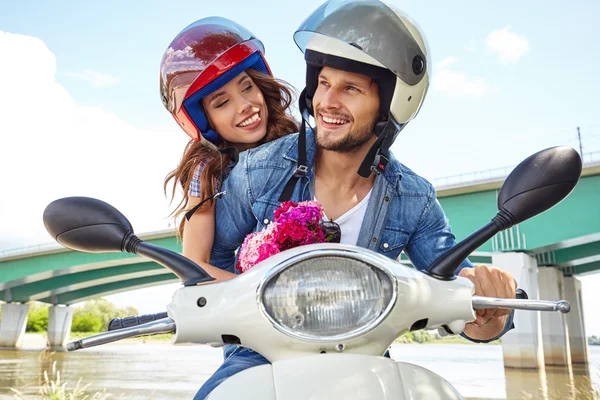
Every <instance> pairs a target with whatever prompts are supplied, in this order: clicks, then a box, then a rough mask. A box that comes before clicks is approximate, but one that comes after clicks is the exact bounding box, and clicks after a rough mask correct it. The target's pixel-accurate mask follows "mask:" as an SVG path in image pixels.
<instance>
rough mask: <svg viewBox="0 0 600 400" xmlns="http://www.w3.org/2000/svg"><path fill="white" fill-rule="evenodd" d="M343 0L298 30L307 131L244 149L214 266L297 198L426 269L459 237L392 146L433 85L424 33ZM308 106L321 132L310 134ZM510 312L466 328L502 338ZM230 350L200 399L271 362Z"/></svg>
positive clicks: (362, 242) (494, 276)
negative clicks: (313, 202) (303, 65)
mask: <svg viewBox="0 0 600 400" xmlns="http://www.w3.org/2000/svg"><path fill="white" fill-rule="evenodd" d="M333 3H334V4H331V3H330V2H328V3H325V4H324V5H323V6H321V7H320V8H319V9H317V10H316V11H315V12H314V13H313V14H312V15H311V16H309V17H308V18H307V19H306V21H305V22H304V23H303V24H302V25H301V27H300V28H299V29H298V31H297V32H296V34H295V35H294V39H295V41H296V43H297V44H298V46H299V47H300V49H301V50H302V51H303V52H304V53H305V60H306V62H307V79H306V88H305V90H304V91H303V92H302V94H301V98H300V111H301V112H302V114H303V119H304V122H303V127H302V128H301V132H300V133H299V135H289V136H287V137H284V138H282V139H279V140H277V141H275V142H272V143H269V144H266V145H263V146H261V147H259V148H256V149H253V150H249V151H247V152H245V153H243V154H241V156H240V161H239V163H238V165H237V166H236V167H235V168H234V169H233V170H232V172H231V175H230V176H229V178H228V180H227V181H226V183H225V185H224V190H225V191H227V195H225V196H224V197H223V198H222V199H221V200H219V202H218V203H217V207H216V212H217V214H216V221H218V222H217V226H216V231H215V242H214V245H213V250H212V254H211V264H212V265H216V266H219V267H221V268H227V269H232V268H233V264H234V257H235V256H234V252H235V250H236V249H237V248H238V247H239V245H240V244H241V243H242V241H243V240H244V238H245V236H246V235H247V234H249V233H251V232H252V231H255V230H261V229H263V227H264V226H266V225H267V224H268V223H269V222H270V221H271V219H272V218H273V211H274V210H275V209H276V208H277V207H278V206H279V204H280V202H281V201H283V200H288V199H291V200H293V201H296V202H299V201H304V200H312V199H313V198H314V199H316V200H318V201H319V202H320V203H321V205H322V206H323V208H324V211H325V214H326V216H327V218H328V219H333V220H334V221H335V222H337V223H338V224H339V226H340V228H341V233H342V240H341V242H342V243H347V244H353V245H358V246H361V247H365V248H368V249H371V250H374V251H377V252H378V253H381V254H383V255H386V256H388V257H390V258H394V259H395V258H397V257H398V256H399V255H400V253H401V252H402V250H404V251H405V252H406V254H407V255H408V256H409V258H410V259H411V261H412V263H413V264H414V265H415V267H416V268H418V269H420V270H425V269H426V268H427V267H428V266H429V265H430V264H431V263H432V262H433V261H434V260H435V259H436V258H437V257H438V256H439V255H441V254H443V253H445V252H446V251H447V250H448V249H449V248H451V247H452V246H454V244H455V238H454V235H453V234H452V233H451V230H450V226H449V224H448V221H447V218H446V217H445V215H444V212H443V210H442V209H441V206H440V205H439V203H438V201H437V199H436V195H435V191H434V189H433V187H432V185H431V184H430V183H429V182H427V181H426V180H425V179H423V178H421V177H420V176H418V175H416V174H415V173H414V172H412V171H411V170H410V169H408V168H407V167H405V166H403V165H402V164H400V163H399V162H398V161H397V160H396V159H395V158H394V157H393V155H392V154H391V153H390V152H389V147H390V146H391V144H392V143H393V141H394V139H395V138H396V136H397V135H398V133H399V132H400V130H402V129H403V128H404V126H405V125H406V124H407V123H408V121H410V120H411V119H412V118H414V117H415V116H416V114H417V113H418V111H419V108H420V106H421V103H422V101H423V99H424V97H425V94H426V92H427V87H428V84H429V77H428V74H429V62H428V51H427V48H426V44H425V40H424V39H423V36H422V35H421V33H420V32H419V30H418V28H417V27H416V26H415V25H414V24H413V23H412V22H411V21H410V20H409V19H408V18H407V17H405V16H403V15H401V14H400V13H399V12H397V11H395V10H393V9H391V8H389V7H388V6H386V5H385V4H383V3H381V2H379V1H373V0H370V1H356V2H352V3H341V4H340V2H333ZM309 114H310V115H311V116H312V117H313V118H314V120H315V122H316V132H314V131H313V130H311V129H307V130H306V132H304V126H305V125H306V124H307V122H308V119H309V116H308V115H309ZM357 171H358V174H357ZM461 267H462V269H461V270H460V272H459V274H460V275H461V276H464V277H466V278H468V279H470V280H471V281H473V282H474V284H475V290H476V294H478V295H483V296H485V295H487V296H494V297H506V298H514V297H515V283H514V280H513V278H512V276H511V275H510V274H509V273H506V272H502V271H500V270H499V269H496V268H493V267H487V266H477V267H473V265H472V264H471V263H470V262H469V261H468V260H467V261H465V262H463V264H462V265H461ZM465 267H466V268H465ZM512 315H513V314H511V313H509V312H508V311H507V310H500V309H494V310H486V311H484V312H478V316H477V320H476V321H474V322H473V323H472V324H468V325H467V327H465V330H464V335H465V337H467V338H469V339H470V340H473V341H484V342H487V341H490V340H494V339H496V338H498V337H499V336H501V335H502V334H503V333H504V332H506V331H507V330H509V329H511V328H512ZM225 356H226V361H225V363H224V364H223V365H222V366H221V367H220V368H219V370H218V371H217V372H216V373H215V375H213V376H212V377H211V378H210V379H209V381H207V382H206V383H205V385H204V386H203V388H202V389H201V390H200V391H199V392H198V394H197V395H196V399H202V398H204V397H205V396H206V395H208V393H210V391H211V390H212V389H214V387H216V386H217V385H218V384H219V383H220V382H222V381H223V380H224V379H226V378H227V377H229V376H231V375H233V374H235V373H237V372H239V371H241V370H244V369H246V368H249V367H252V366H255V365H260V364H263V363H266V362H268V361H267V360H266V359H264V358H263V357H262V356H260V355H259V354H257V353H255V352H253V351H252V350H249V349H244V348H241V347H234V346H228V348H227V349H226V351H225Z"/></svg>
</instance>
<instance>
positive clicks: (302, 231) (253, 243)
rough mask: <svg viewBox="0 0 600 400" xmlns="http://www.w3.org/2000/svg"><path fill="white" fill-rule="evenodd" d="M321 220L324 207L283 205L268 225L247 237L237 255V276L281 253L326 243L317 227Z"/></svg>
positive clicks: (287, 203)
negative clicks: (238, 273) (308, 245)
mask: <svg viewBox="0 0 600 400" xmlns="http://www.w3.org/2000/svg"><path fill="white" fill-rule="evenodd" d="M322 218H323V207H321V205H320V204H319V203H318V202H316V201H303V202H301V203H295V202H293V201H286V202H283V203H282V204H281V205H280V206H279V208H277V209H276V210H275V212H274V218H273V222H272V223H271V224H269V225H268V226H267V227H266V228H265V229H264V230H262V231H260V232H253V233H251V234H249V235H248V236H246V238H245V239H244V243H242V246H241V247H240V251H239V253H238V262H237V264H236V268H237V269H238V271H240V273H242V272H246V271H248V270H249V269H250V268H252V267H253V266H255V265H256V264H258V263H259V262H261V261H264V260H266V259H267V258H269V257H271V256H272V255H274V254H277V253H279V252H281V251H284V250H288V249H291V248H294V247H298V246H303V245H305V244H313V243H323V242H325V235H324V233H323V230H322V229H321V227H320V225H319V223H320V222H321V219H322Z"/></svg>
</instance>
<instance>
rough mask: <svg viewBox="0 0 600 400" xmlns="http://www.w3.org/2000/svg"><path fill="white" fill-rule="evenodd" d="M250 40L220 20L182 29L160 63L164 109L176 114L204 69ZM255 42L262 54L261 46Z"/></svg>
mask: <svg viewBox="0 0 600 400" xmlns="http://www.w3.org/2000/svg"><path fill="white" fill-rule="evenodd" d="M251 39H254V35H253V34H252V33H251V32H250V31H248V30H247V29H245V28H244V27H242V26H241V25H238V24H236V23H235V22H233V21H231V20H228V19H226V18H221V17H209V18H203V19H201V20H199V21H196V22H194V23H193V24H191V25H189V26H188V27H186V28H185V29H184V30H183V31H182V32H181V33H180V34H179V35H177V37H176V38H175V39H174V40H173V42H171V44H170V46H169V47H168V48H167V51H166V52H165V54H164V56H163V60H162V62H161V69H160V79H161V92H162V93H161V94H162V98H163V102H164V103H165V106H166V107H167V109H168V110H170V111H178V108H179V107H180V106H181V103H182V101H183V98H184V96H185V94H186V92H187V89H188V87H189V86H190V85H191V84H192V82H194V81H195V80H196V78H198V76H200V75H201V74H202V73H203V72H204V71H205V70H206V68H208V67H209V66H210V65H212V64H213V62H214V61H215V60H217V59H218V58H219V56H221V55H222V54H224V53H226V52H227V51H228V50H229V49H231V48H232V47H234V46H236V45H238V44H239V43H242V42H245V41H248V40H251ZM255 42H256V45H257V46H258V47H259V49H260V50H261V51H262V52H263V53H264V48H263V47H262V43H260V42H259V41H258V40H256V41H255ZM171 101H174V104H171Z"/></svg>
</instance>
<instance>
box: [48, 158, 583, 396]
mask: <svg viewBox="0 0 600 400" xmlns="http://www.w3.org/2000/svg"><path fill="white" fill-rule="evenodd" d="M581 168H582V164H581V158H580V157H579V155H578V153H577V152H576V151H575V150H573V149H571V148H569V147H554V148H550V149H546V150H543V151H540V152H538V153H536V154H534V155H532V156H530V157H528V158H527V159H525V160H524V161H523V162H522V163H521V164H519V165H518V166H517V167H516V168H515V169H514V170H513V171H512V173H511V174H510V175H509V176H508V177H507V178H506V180H505V182H504V184H503V185H502V188H501V189H500V192H499V194H498V209H499V212H498V214H497V215H496V216H495V217H494V218H493V219H492V220H491V221H490V222H489V223H488V224H487V225H485V226H484V227H482V228H481V229H479V230H478V231H476V232H475V233H473V234H471V235H470V236H469V237H467V238H466V239H464V240H463V241H461V242H460V243H458V244H457V245H456V246H455V247H453V248H452V249H451V250H450V251H448V252H447V253H446V254H444V255H443V256H441V257H440V258H438V259H437V260H436V261H435V262H434V263H433V264H432V265H431V266H429V267H428V268H427V270H425V271H419V270H416V269H412V268H410V267H408V266H406V265H403V264H401V263H399V262H398V261H395V260H391V259H389V258H387V257H384V256H382V255H380V254H378V253H375V252H373V251H370V250H367V249H364V248H360V247H356V246H349V245H341V244H337V243H327V244H314V245H307V246H301V247H297V248H293V249H290V250H286V251H284V252H281V253H279V254H276V255H274V256H272V257H270V258H268V259H266V260H265V261H263V262H261V263H260V264H258V265H256V266H254V267H253V268H252V269H251V270H249V271H247V272H245V273H243V274H241V275H239V276H238V277H236V278H234V279H232V280H229V281H225V282H219V283H214V284H204V285H198V283H202V282H210V281H211V280H213V279H212V278H211V277H210V276H209V275H208V274H207V273H206V272H205V271H204V270H203V269H202V268H201V267H199V266H198V265H196V264H195V263H194V262H192V261H190V260H189V259H187V258H185V257H183V256H182V255H180V254H177V253H175V252H172V251H170V250H167V249H164V248H161V247H158V246H155V245H153V244H150V243H147V242H144V241H142V240H140V239H139V238H137V237H136V236H135V235H134V234H133V228H132V226H131V224H130V222H129V221H128V220H127V218H125V216H123V215H122V214H121V213H120V212H119V211H118V210H117V209H115V208H114V207H112V206H111V205H109V204H107V203H105V202H102V201H100V200H97V199H92V198H86V197H68V198H63V199H59V200H56V201H54V202H52V203H51V204H49V205H48V207H47V208H46V210H45V212H44V224H45V226H46V228H47V230H48V232H49V233H50V234H51V235H52V237H53V238H55V239H56V241H57V242H58V243H60V244H62V245H63V246H65V247H68V248H70V249H73V250H77V251H83V252H91V253H103V252H129V253H133V254H138V255H140V256H142V257H146V258H148V259H150V260H153V261H155V262H157V263H159V264H162V265H163V266H165V267H167V268H169V269H170V270H171V271H173V272H174V273H175V274H176V275H177V276H178V277H179V278H180V279H181V281H182V282H183V287H181V288H180V289H178V290H177V291H176V292H175V293H174V295H173V299H172V302H171V303H170V304H169V305H168V306H167V315H160V314H158V315H149V316H142V317H131V318H126V319H123V320H117V321H113V324H112V328H114V327H115V326H119V327H122V328H120V329H114V330H110V331H108V332H105V333H101V334H98V335H94V336H91V337H87V338H83V339H81V340H77V341H74V342H71V343H69V344H68V345H67V350H68V351H75V350H77V349H81V348H87V347H92V346H97V345H101V344H105V343H110V342H114V341H117V340H120V339H125V338H129V337H134V336H140V335H152V334H159V333H170V332H173V333H175V335H174V339H173V343H174V344H207V345H209V346H215V347H220V346H223V345H226V344H234V345H239V346H244V347H247V348H250V349H252V350H255V351H256V352H258V353H260V354H262V355H263V356H264V357H266V358H267V359H268V360H269V361H270V362H271V364H267V365H262V366H258V367H253V368H250V369H247V370H245V371H242V372H240V373H238V374H236V375H233V376H232V377H230V378H229V379H227V380H226V381H225V382H223V383H222V384H221V385H219V386H218V387H217V388H216V389H215V390H214V391H213V392H212V393H211V395H210V396H209V397H210V399H211V400H220V399H237V398H244V399H261V400H267V399H269V400H270V399H273V400H275V399H277V400H306V399H314V400H317V399H349V400H350V399H351V400H358V399H382V400H383V399H385V400H387V399H390V400H391V399H394V400H398V399H412V400H416V399H427V400H432V399H440V400H441V399H444V400H450V399H462V397H461V395H460V393H458V392H457V390H456V389H455V388H454V387H453V386H452V385H451V384H450V383H448V382H447V381H446V380H444V379H443V378H442V377H440V376H438V375H436V374H435V373H433V372H431V371H429V370H427V369H425V368H423V367H420V366H417V365H413V364H410V363H406V362H396V361H394V360H392V359H390V358H386V357H383V356H382V355H383V354H384V353H385V351H386V350H387V349H388V347H389V346H390V345H391V344H392V343H393V342H394V340H395V339H396V338H398V337H399V336H401V335H403V334H405V333H407V332H410V331H416V330H420V329H427V330H432V329H437V330H438V331H439V332H440V334H442V335H446V334H451V335H456V334H460V333H461V332H462V331H463V329H464V327H465V324H467V323H469V322H472V321H474V320H475V319H476V314H475V312H476V310H478V309H484V308H507V309H518V310H539V311H559V312H563V313H566V312H569V310H570V305H569V303H568V302H566V301H564V300H561V301H556V302H553V301H538V300H528V299H527V295H526V294H525V293H524V292H523V291H521V290H520V289H518V292H519V293H520V296H517V297H518V298H516V299H499V298H488V297H482V296H475V295H474V286H473V284H472V283H471V281H469V280H468V279H466V278H462V277H457V276H455V273H456V271H457V269H458V267H459V265H460V263H461V262H462V261H463V260H464V259H466V258H467V257H468V255H469V254H471V253H472V252H473V251H474V250H475V249H477V248H478V247H479V246H481V245H482V244H483V243H485V242H486V241H487V240H489V239H490V238H492V237H493V235H495V234H496V233H497V232H499V231H501V230H504V229H507V228H509V227H510V226H512V225H514V224H517V223H520V222H522V221H524V220H526V219H528V218H531V217H533V216H535V215H537V214H539V213H541V212H544V211H546V210H547V209H549V208H551V207H553V206H554V205H555V204H557V203H559V202H560V201H562V199H564V198H565V197H566V196H567V195H568V194H569V193H570V192H571V191H572V190H573V188H574V187H575V185H576V184H577V182H578V180H579V177H580V175H581ZM519 297H520V298H519ZM161 317H164V318H161Z"/></svg>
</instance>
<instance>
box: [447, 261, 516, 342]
mask: <svg viewBox="0 0 600 400" xmlns="http://www.w3.org/2000/svg"><path fill="white" fill-rule="evenodd" d="M458 275H459V276H462V277H463V278H467V279H469V280H470V281H471V282H473V285H475V295H477V296H489V297H498V298H504V299H514V298H515V292H516V289H517V286H516V284H515V280H514V278H513V276H512V274H511V273H510V272H506V271H502V270H500V269H498V268H496V267H488V266H486V265H477V266H475V267H474V268H463V269H462V270H461V271H460V272H459V274H458ZM511 311H512V310H509V309H504V308H487V309H481V310H477V312H476V315H477V319H476V320H475V321H473V322H471V323H469V324H467V325H466V326H465V330H464V333H465V334H466V335H467V336H468V337H470V338H471V339H476V340H489V339H492V338H494V337H496V336H498V335H499V334H500V333H501V332H502V330H503V329H504V325H505V323H506V318H507V316H508V314H510V313H511Z"/></svg>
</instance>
